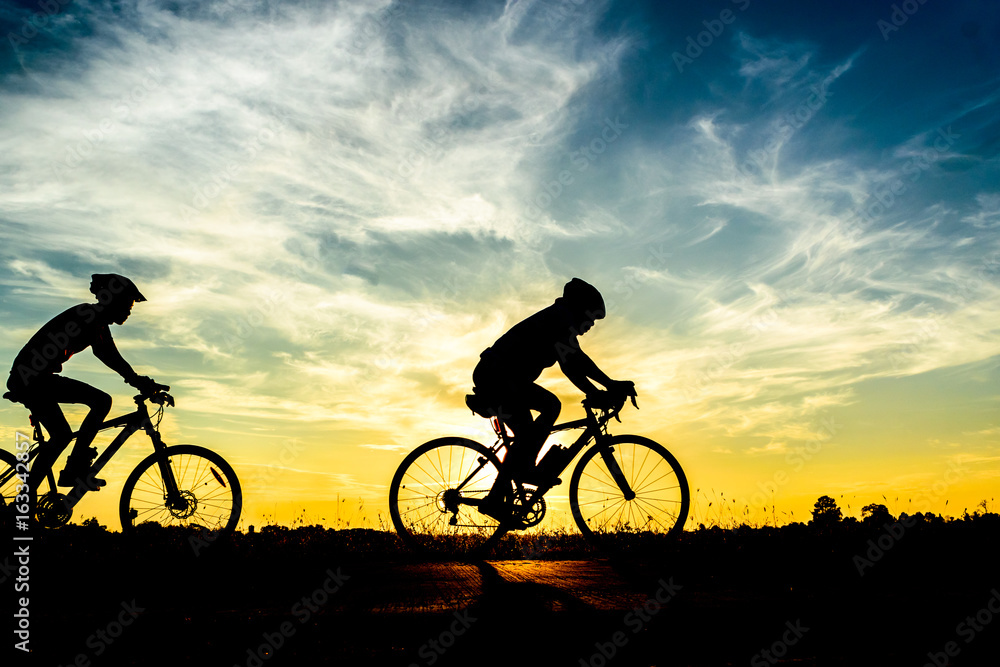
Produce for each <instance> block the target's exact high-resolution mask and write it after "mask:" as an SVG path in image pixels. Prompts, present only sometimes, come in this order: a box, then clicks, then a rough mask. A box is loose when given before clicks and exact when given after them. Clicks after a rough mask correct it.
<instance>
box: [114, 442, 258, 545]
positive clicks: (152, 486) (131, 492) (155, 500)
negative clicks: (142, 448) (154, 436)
mask: <svg viewBox="0 0 1000 667" xmlns="http://www.w3.org/2000/svg"><path fill="white" fill-rule="evenodd" d="M167 468H169V471H168V474H170V475H172V476H173V479H174V482H175V483H176V485H177V492H178V494H177V497H175V498H170V497H169V493H168V491H169V490H168V484H167V482H166V480H165V479H164V474H165V472H167ZM242 509H243V491H242V489H241V488H240V481H239V479H237V478H236V473H235V472H234V471H233V468H232V466H230V465H229V464H228V463H227V462H226V461H225V459H223V458H222V457H221V456H219V455H218V454H216V453H215V452H213V451H211V450H209V449H205V448H204V447H199V446H197V445H175V446H173V447H167V448H166V449H164V450H163V451H161V452H153V453H152V454H150V455H149V456H147V457H146V458H144V459H143V460H142V461H141V462H140V463H139V465H138V466H136V469H135V470H133V471H132V474H131V475H129V477H128V479H127V480H126V481H125V486H124V488H122V497H121V502H120V503H119V506H118V513H119V516H120V518H121V522H122V531H123V532H128V531H130V530H131V529H133V528H134V527H135V526H138V525H139V524H141V523H144V522H153V523H158V524H160V525H162V526H200V527H203V528H206V529H208V530H211V531H213V532H232V531H233V530H235V529H236V524H237V522H239V520H240V512H241V511H242Z"/></svg>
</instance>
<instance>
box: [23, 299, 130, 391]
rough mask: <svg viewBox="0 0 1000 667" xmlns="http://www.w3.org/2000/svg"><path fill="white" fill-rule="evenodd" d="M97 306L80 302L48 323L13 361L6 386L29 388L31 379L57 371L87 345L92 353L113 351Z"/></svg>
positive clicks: (110, 339) (109, 331)
mask: <svg viewBox="0 0 1000 667" xmlns="http://www.w3.org/2000/svg"><path fill="white" fill-rule="evenodd" d="M99 307H100V306H98V305H96V304H92V303H81V304H80V305H78V306H73V307H72V308H70V309H68V310H65V311H63V312H62V313H59V314H58V315H56V316H55V317H53V318H52V319H51V320H49V321H48V322H47V323H46V324H45V325H44V326H43V327H42V328H41V329H39V330H38V332H37V333H36V334H35V335H34V336H32V337H31V339H30V340H29V341H28V342H27V344H26V345H25V346H24V348H22V349H21V351H20V352H19V353H18V354H17V356H16V357H15V358H14V364H13V365H12V366H11V369H10V381H9V382H8V387H11V388H12V389H13V388H14V387H21V388H24V387H30V385H31V380H32V378H36V377H38V376H40V375H51V374H53V373H58V372H60V371H61V370H62V367H63V364H64V363H66V361H67V360H68V359H69V358H70V357H72V356H73V355H74V354H76V353H77V352H80V351H82V350H85V349H87V348H88V347H90V346H93V347H94V351H95V352H97V351H99V350H100V351H104V350H116V348H115V342H114V339H113V338H112V337H111V330H110V329H109V328H108V324H107V323H106V322H105V321H104V320H103V318H100V317H98V315H97V312H98V311H97V309H98V308H99Z"/></svg>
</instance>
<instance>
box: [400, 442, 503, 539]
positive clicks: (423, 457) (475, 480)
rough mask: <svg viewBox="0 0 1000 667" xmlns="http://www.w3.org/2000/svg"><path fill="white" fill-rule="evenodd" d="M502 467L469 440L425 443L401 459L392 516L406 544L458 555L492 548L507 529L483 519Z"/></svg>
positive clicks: (496, 522) (486, 450)
mask: <svg viewBox="0 0 1000 667" xmlns="http://www.w3.org/2000/svg"><path fill="white" fill-rule="evenodd" d="M499 467H500V462H499V460H498V459H497V457H496V455H495V454H494V453H493V451H492V450H490V449H488V448H486V447H485V446H483V445H481V444H479V443H478V442H475V441H473V440H467V439H465V438H438V439H437V440H431V441H430V442H426V443H424V444H422V445H420V446H419V447H417V448H416V449H415V450H413V451H412V452H410V454H409V455H408V456H407V457H406V458H405V459H403V462H402V463H401V464H400V465H399V468H398V469H397V470H396V474H395V475H394V476H393V478H392V485H391V486H390V488H389V514H390V516H391V517H392V523H393V525H394V526H395V527H396V532H397V533H398V534H399V536H400V538H402V540H403V542H405V543H406V544H407V546H409V547H410V548H413V549H416V550H418V551H424V552H429V553H436V554H442V555H452V556H460V555H466V554H473V553H478V552H483V551H486V550H488V549H490V548H491V547H492V546H493V545H494V544H495V543H496V542H497V541H498V540H499V539H500V538H501V537H502V536H503V535H504V533H506V529H505V528H503V527H502V526H501V525H500V522H499V521H497V520H496V519H494V518H492V517H489V516H486V515H485V514H481V513H480V512H479V510H478V508H477V507H475V506H474V505H472V504H469V502H468V501H472V502H473V503H476V502H478V501H480V500H482V499H483V498H485V497H486V494H487V493H489V491H490V489H491V488H492V487H493V484H494V482H495V481H496V478H497V472H498V470H499Z"/></svg>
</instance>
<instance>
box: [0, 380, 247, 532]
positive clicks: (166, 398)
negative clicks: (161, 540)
mask: <svg viewBox="0 0 1000 667" xmlns="http://www.w3.org/2000/svg"><path fill="white" fill-rule="evenodd" d="M169 389H170V387H168V386H167V385H160V384H157V385H156V387H155V391H154V392H153V393H150V394H140V395H138V396H135V397H134V400H135V404H136V410H135V412H130V413H128V414H126V415H122V416H120V417H116V418H114V419H109V420H107V421H105V422H104V423H103V424H102V425H101V430H102V431H103V430H107V429H113V428H120V429H121V431H120V432H119V433H118V435H116V436H115V439H114V440H113V441H112V442H111V444H109V445H108V446H107V448H106V449H105V450H104V452H103V453H101V455H100V456H99V457H98V458H97V460H96V461H94V463H93V465H92V466H91V467H90V469H89V470H88V471H87V474H86V475H85V476H84V477H82V478H80V479H78V480H77V483H76V486H74V487H73V488H72V489H71V490H70V491H69V492H68V493H66V494H63V493H61V492H59V491H58V490H57V487H56V484H55V479H54V477H53V473H52V469H51V467H50V468H49V469H48V470H46V471H42V472H44V475H45V481H46V482H47V483H48V488H49V490H48V491H47V492H45V493H42V494H39V493H37V492H38V490H39V489H28V493H27V494H25V493H24V488H23V487H24V479H26V477H25V475H24V472H25V470H26V469H27V464H28V463H29V462H30V461H32V460H34V458H35V456H36V455H37V454H38V452H39V450H40V448H41V447H44V446H45V444H46V442H45V438H44V436H43V434H42V429H41V426H40V425H39V423H38V421H37V420H36V419H35V418H34V417H33V416H32V417H29V419H30V421H31V426H32V427H33V441H32V443H31V445H30V447H29V449H28V452H27V458H28V460H27V461H18V459H17V457H16V456H15V455H14V454H11V453H10V452H8V451H4V450H0V494H2V503H3V505H2V506H0V511H2V512H3V514H4V516H5V517H10V516H12V515H15V516H16V515H20V516H17V518H18V519H19V520H23V519H22V517H23V515H25V514H26V512H22V511H21V510H22V509H27V508H26V507H25V506H24V505H25V503H24V502H23V501H22V498H25V496H27V495H29V494H30V497H32V498H34V499H35V502H34V503H32V504H33V505H34V518H35V519H36V520H37V522H38V525H40V526H42V527H45V528H57V527H59V526H63V525H65V524H67V523H69V520H70V518H71V517H72V516H73V508H74V507H76V505H77V503H79V502H80V500H81V499H82V498H83V496H85V495H86V494H87V493H88V492H89V491H91V490H93V488H92V486H91V483H89V481H90V480H91V479H93V478H94V477H96V476H97V474H98V473H99V472H100V471H101V469H102V468H104V466H105V465H107V463H108V462H109V461H110V460H111V458H112V457H113V456H114V455H115V454H116V453H117V452H118V450H119V449H121V447H122V445H124V444H125V441H126V440H128V439H129V438H130V437H131V436H132V435H133V434H134V433H135V432H137V431H139V430H142V431H144V432H145V433H146V435H147V436H149V439H150V441H151V442H152V445H153V453H152V454H150V455H149V456H147V457H146V458H144V459H143V460H142V461H141V462H140V463H139V465H137V466H136V468H135V470H133V471H132V473H131V474H130V475H129V476H128V479H126V480H125V485H124V486H123V487H122V495H121V500H120V501H119V505H118V513H119V518H120V519H121V524H122V531H123V532H128V531H130V530H132V529H133V528H134V527H135V526H137V525H139V524H140V523H143V522H147V521H149V522H154V523H158V524H161V525H164V526H177V525H181V526H200V527H203V528H206V529H209V530H212V531H218V532H231V531H233V530H234V529H235V528H236V524H237V522H238V521H239V518H240V512H241V511H242V508H243V492H242V489H241V487H240V482H239V480H238V479H237V477H236V473H235V472H234V471H233V468H232V466H230V465H229V464H228V463H227V462H226V461H225V460H224V459H223V458H222V457H221V456H219V455H218V454H216V453H215V452H213V451H211V450H209V449H205V448H204V447H199V446H197V445H173V446H169V447H168V446H167V445H166V444H164V442H163V439H162V438H161V437H160V431H159V426H160V421H161V420H162V419H163V412H164V409H165V407H166V406H167V405H170V406H173V404H174V399H173V397H172V396H171V395H170V394H168V393H167V391H168V390H169ZM147 401H148V402H150V403H153V404H154V405H157V406H158V408H157V410H156V412H155V413H154V414H153V415H152V418H150V414H149V409H148V407H147V406H146V402H147ZM76 435H77V433H73V437H74V438H75V437H76ZM19 472H20V473H21V475H20V476H19V475H18V473H19ZM32 472H34V471H32ZM22 477H23V478H24V479H22ZM19 494H20V495H19Z"/></svg>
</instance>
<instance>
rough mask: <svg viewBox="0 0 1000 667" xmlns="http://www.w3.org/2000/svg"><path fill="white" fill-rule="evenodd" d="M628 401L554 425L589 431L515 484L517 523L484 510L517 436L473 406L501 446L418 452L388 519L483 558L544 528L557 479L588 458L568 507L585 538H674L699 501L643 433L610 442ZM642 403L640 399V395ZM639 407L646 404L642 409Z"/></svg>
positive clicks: (426, 544) (434, 543)
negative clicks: (522, 533) (512, 537)
mask: <svg viewBox="0 0 1000 667" xmlns="http://www.w3.org/2000/svg"><path fill="white" fill-rule="evenodd" d="M625 401H626V399H625V398H622V399H621V402H620V403H618V402H616V403H615V404H614V405H610V406H609V405H603V406H602V405H598V404H596V402H595V401H592V400H590V399H585V400H584V401H583V408H584V410H585V412H586V416H585V417H584V418H583V419H578V420H574V421H569V422H565V423H563V424H556V425H555V426H554V427H553V428H552V433H555V432H557V431H567V430H574V429H583V431H582V433H580V435H579V437H578V438H577V439H576V441H575V442H574V443H573V444H572V445H571V446H570V447H568V448H564V447H561V446H560V445H554V446H553V447H551V448H550V449H549V451H548V452H546V454H545V456H544V457H543V458H542V460H541V461H540V462H539V464H538V466H537V468H536V469H535V471H533V472H532V473H529V475H527V476H526V478H523V479H517V478H515V479H513V480H512V481H511V488H510V490H509V492H508V494H507V497H508V499H509V500H508V504H509V506H510V507H509V509H510V510H511V517H512V518H511V520H509V521H506V520H505V521H499V520H497V519H494V518H492V517H490V516H487V515H485V514H482V513H480V512H479V511H478V507H479V505H480V504H481V502H482V500H483V498H484V497H485V496H486V494H487V493H489V491H490V489H491V488H492V487H493V484H494V483H496V480H497V473H498V471H499V469H500V466H501V465H502V460H503V456H501V454H504V453H505V452H506V451H507V450H508V448H509V447H510V444H511V442H512V441H513V437H512V436H511V434H510V433H509V431H508V430H507V428H506V427H505V425H504V422H503V418H502V415H498V414H496V411H495V409H492V408H491V406H490V405H488V404H487V403H486V402H485V401H483V400H482V398H481V397H479V396H477V395H475V394H469V395H468V396H466V405H468V406H469V408H470V409H471V410H472V411H473V412H474V413H476V414H478V415H480V416H484V417H489V418H490V420H491V423H492V425H493V430H494V431H495V432H496V434H497V440H496V442H495V443H494V444H493V446H492V447H486V446H485V445H482V444H480V443H478V442H475V441H474V440H469V439H467V438H461V437H451V438H438V439H435V440H431V441H430V442H426V443H424V444H423V445H420V446H419V447H417V448H416V449H415V450H413V451H412V452H411V453H410V454H409V455H408V456H407V457H406V458H405V459H404V460H403V462H402V463H401V464H400V466H399V468H398V469H397V470H396V474H395V475H394V476H393V479H392V483H391V485H390V488H389V513H390V515H391V517H392V522H393V525H394V526H395V528H396V532H397V533H398V534H399V536H400V537H401V538H402V540H403V541H404V542H405V543H406V544H407V545H408V546H410V547H412V548H414V549H416V550H421V551H430V552H439V553H450V554H456V553H473V552H484V551H488V550H489V549H490V548H492V547H493V546H495V545H496V543H497V542H498V541H499V540H500V538H501V537H503V536H504V535H505V534H506V533H507V532H508V531H511V530H523V529H525V528H530V527H531V526H535V525H538V524H539V523H540V522H541V521H542V519H543V518H544V516H545V510H546V503H545V497H544V496H545V494H546V493H547V492H548V491H549V490H550V489H552V488H553V487H555V486H558V485H559V484H561V483H562V480H560V479H559V475H560V474H561V473H562V472H563V470H565V469H566V468H567V467H568V466H569V464H570V463H571V462H572V461H573V460H574V459H575V458H576V457H577V455H578V454H580V453H581V452H582V453H583V455H582V456H581V457H580V460H579V463H577V465H576V468H575V469H574V470H573V475H572V478H571V479H570V484H569V504H570V509H571V511H572V514H573V519H574V521H575V522H576V525H577V526H578V527H579V529H580V532H581V533H583V535H584V536H585V537H586V538H587V539H588V540H589V541H591V542H593V543H595V544H598V545H600V544H601V543H602V542H603V541H604V540H603V538H604V537H606V536H609V535H615V534H621V533H642V534H647V533H654V534H661V535H665V536H667V537H675V536H676V535H677V534H678V533H680V531H681V530H683V528H684V522H685V521H686V520H687V514H688V509H689V506H690V502H691V498H690V491H689V489H688V483H687V478H686V477H685V476H684V471H683V470H682V469H681V466H680V464H679V463H678V462H677V459H676V458H674V456H673V455H672V454H671V453H670V452H669V451H667V449H666V448H665V447H663V446H662V445H660V444H659V443H657V442H654V441H653V440H650V439H649V438H644V437H642V436H636V435H619V436H615V435H611V434H610V433H609V432H608V422H609V421H611V419H613V418H614V419H618V421H621V420H620V419H619V418H618V415H619V413H620V412H621V410H622V408H623V407H624V404H625ZM632 403H633V404H635V397H634V396H633V397H632ZM636 407H638V406H636Z"/></svg>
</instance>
